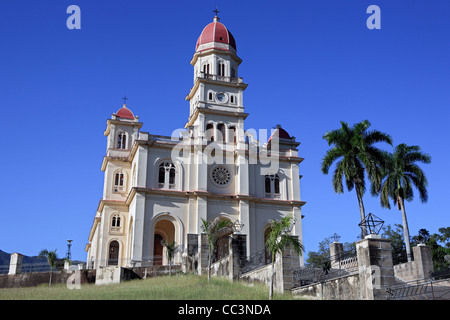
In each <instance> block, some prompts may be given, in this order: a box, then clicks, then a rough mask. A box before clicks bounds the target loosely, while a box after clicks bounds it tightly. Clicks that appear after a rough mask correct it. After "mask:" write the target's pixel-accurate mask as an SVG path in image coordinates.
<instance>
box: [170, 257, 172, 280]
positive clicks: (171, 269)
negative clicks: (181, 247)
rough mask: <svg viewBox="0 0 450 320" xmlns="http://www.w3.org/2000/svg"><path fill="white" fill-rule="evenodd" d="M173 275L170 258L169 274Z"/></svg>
mask: <svg viewBox="0 0 450 320" xmlns="http://www.w3.org/2000/svg"><path fill="white" fill-rule="evenodd" d="M171 275H172V261H171V260H170V258H169V276H171Z"/></svg>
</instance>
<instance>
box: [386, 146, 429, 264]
mask: <svg viewBox="0 0 450 320" xmlns="http://www.w3.org/2000/svg"><path fill="white" fill-rule="evenodd" d="M416 162H422V163H430V162H431V157H430V156H429V155H428V154H425V153H423V152H422V151H421V149H420V147H419V146H407V145H406V144H404V143H402V144H399V145H398V146H396V147H395V150H394V153H393V154H390V153H385V160H384V162H383V164H384V165H383V179H382V185H381V190H380V193H381V196H380V202H381V206H382V207H386V208H388V209H390V208H391V206H390V204H389V198H390V199H392V200H393V202H394V204H395V205H397V207H398V209H399V210H401V213H402V222H403V234H404V237H405V246H406V254H407V257H408V261H411V244H410V240H409V228H408V221H407V219H406V210H405V200H407V201H412V200H413V198H414V194H413V188H412V187H413V186H415V187H416V188H417V190H418V191H419V196H420V200H421V201H422V202H423V203H425V202H427V201H428V191H427V186H428V181H427V178H426V176H425V174H424V172H423V171H422V169H420V167H419V166H418V165H417V164H416Z"/></svg>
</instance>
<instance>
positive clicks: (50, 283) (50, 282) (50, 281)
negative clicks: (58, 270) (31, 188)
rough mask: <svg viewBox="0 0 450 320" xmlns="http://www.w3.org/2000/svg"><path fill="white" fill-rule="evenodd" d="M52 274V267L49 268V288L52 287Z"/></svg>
mask: <svg viewBox="0 0 450 320" xmlns="http://www.w3.org/2000/svg"><path fill="white" fill-rule="evenodd" d="M52 274H53V267H50V280H49V281H48V286H49V287H50V286H51V285H52Z"/></svg>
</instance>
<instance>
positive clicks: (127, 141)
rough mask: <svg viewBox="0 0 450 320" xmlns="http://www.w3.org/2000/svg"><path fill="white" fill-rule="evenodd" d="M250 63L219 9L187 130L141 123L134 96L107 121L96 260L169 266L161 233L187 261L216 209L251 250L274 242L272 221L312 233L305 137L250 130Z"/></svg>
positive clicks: (199, 59) (206, 41)
mask: <svg viewBox="0 0 450 320" xmlns="http://www.w3.org/2000/svg"><path fill="white" fill-rule="evenodd" d="M241 62H242V60H241V59H240V58H239V57H238V56H237V51H236V42H235V39H234V37H233V35H232V34H231V33H230V31H229V30H228V29H227V28H226V27H225V26H224V25H223V24H222V23H221V22H219V18H218V17H217V15H216V16H215V17H214V20H213V22H211V23H209V24H208V25H207V26H206V27H205V28H204V29H203V31H202V33H201V34H200V37H199V38H198V41H197V43H196V47H195V53H194V55H193V57H192V60H191V61H190V63H191V65H192V66H193V71H194V77H193V78H194V83H193V86H192V88H191V89H190V91H189V94H188V95H187V96H186V98H185V99H186V100H187V101H188V102H189V117H188V118H187V122H186V124H185V125H184V130H176V131H174V134H173V136H172V137H168V136H161V135H156V134H151V133H148V132H144V131H141V128H142V126H143V123H142V122H140V119H139V118H138V117H137V116H135V115H134V113H133V112H132V111H131V110H130V109H129V108H128V107H127V105H126V104H124V105H123V107H122V108H120V109H119V110H118V111H117V112H116V113H114V114H112V115H111V118H110V119H108V120H107V123H106V130H105V131H104V135H105V136H106V137H107V151H106V155H105V156H104V158H103V162H102V165H101V170H102V171H103V172H104V186H103V196H102V199H101V200H100V202H99V204H98V207H97V210H96V213H95V217H94V220H93V224H92V227H91V229H90V232H89V237H88V241H89V242H88V244H87V245H86V247H85V251H86V252H87V265H88V267H89V268H95V269H96V268H98V267H102V266H111V265H112V266H122V267H135V266H136V267H140V266H151V265H163V264H167V263H168V262H167V258H166V257H165V254H164V247H163V246H162V244H161V240H165V241H167V242H175V243H176V245H177V246H178V248H179V250H178V252H177V254H176V256H175V258H174V261H173V263H181V261H182V259H183V255H186V252H187V245H188V239H189V237H192V236H194V237H195V236H197V235H199V234H201V233H202V232H203V230H202V219H204V220H206V221H211V220H212V219H214V218H216V217H219V218H220V219H228V220H230V221H231V222H233V223H234V224H235V225H236V231H235V232H238V233H240V234H245V235H246V242H247V243H246V250H247V253H246V254H247V256H251V255H253V254H256V253H257V252H261V251H262V250H264V249H265V238H266V236H267V232H268V227H269V224H270V221H271V220H272V219H280V218H281V217H283V216H288V215H291V216H293V217H294V219H295V224H294V226H293V228H292V231H291V232H292V235H294V236H298V237H299V239H300V241H302V213H301V207H302V206H303V205H304V204H305V202H304V201H302V200H301V199H300V175H299V164H300V163H301V162H302V160H303V158H301V157H299V154H298V149H297V147H298V146H299V142H296V141H295V138H294V137H291V136H290V135H289V134H288V133H287V132H286V131H285V130H284V129H282V128H281V127H280V126H277V127H276V129H272V130H269V132H268V133H265V131H264V130H253V129H246V128H245V119H246V118H247V116H248V115H249V114H248V113H246V112H245V108H244V91H245V89H246V87H247V84H246V83H244V82H243V79H242V78H241V77H240V74H239V65H240V64H241ZM186 113H187V109H186ZM274 120H275V121H276V119H274ZM182 126H183V124H180V125H179V126H178V127H182ZM174 129H176V128H174ZM268 138H269V139H268ZM219 251H220V244H219V249H218V252H219ZM300 259H301V260H302V259H303V258H300ZM300 264H301V265H303V261H301V262H300Z"/></svg>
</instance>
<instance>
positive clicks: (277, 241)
mask: <svg viewBox="0 0 450 320" xmlns="http://www.w3.org/2000/svg"><path fill="white" fill-rule="evenodd" d="M292 223H293V217H292V216H286V217H283V218H281V220H272V221H271V222H270V227H269V228H270V232H269V234H268V237H267V240H266V248H267V249H268V250H269V252H270V253H271V255H272V275H271V277H270V291H269V299H270V300H272V298H273V278H274V274H275V268H274V267H275V256H276V254H277V253H282V252H283V250H284V248H285V247H286V246H287V245H291V246H292V247H293V249H294V250H295V251H296V252H297V253H299V254H301V253H302V252H303V245H302V244H301V242H300V241H299V240H298V238H297V237H293V236H292V235H291V229H292Z"/></svg>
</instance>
